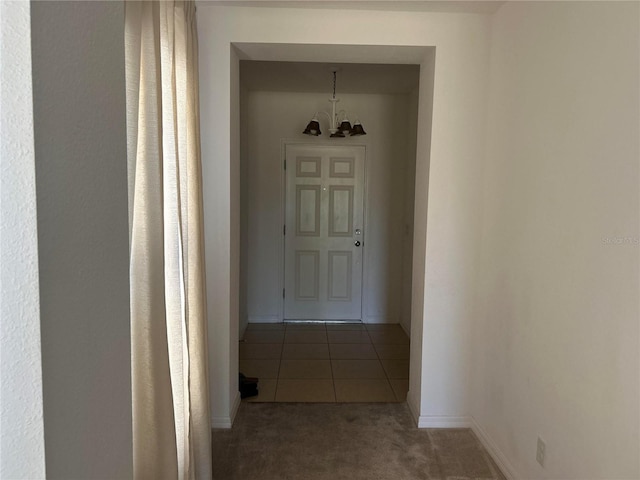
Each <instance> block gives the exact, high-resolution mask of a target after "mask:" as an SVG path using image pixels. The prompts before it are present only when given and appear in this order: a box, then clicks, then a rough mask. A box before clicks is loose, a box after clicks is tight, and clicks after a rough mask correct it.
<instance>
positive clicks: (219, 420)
mask: <svg viewBox="0 0 640 480" xmlns="http://www.w3.org/2000/svg"><path fill="white" fill-rule="evenodd" d="M238 408H240V392H236V396H235V397H234V399H233V405H231V412H230V414H229V416H221V417H211V428H225V429H229V428H231V427H232V426H233V422H234V420H235V419H236V415H237V413H238Z"/></svg>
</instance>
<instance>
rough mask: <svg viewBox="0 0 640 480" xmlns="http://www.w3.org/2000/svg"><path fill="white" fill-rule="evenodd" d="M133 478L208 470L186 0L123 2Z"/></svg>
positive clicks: (192, 31) (194, 67) (191, 45)
mask: <svg viewBox="0 0 640 480" xmlns="http://www.w3.org/2000/svg"><path fill="white" fill-rule="evenodd" d="M125 35H126V38H125V44H126V62H127V63H126V76H127V134H128V163H129V205H130V212H129V213H130V217H129V218H130V232H131V238H130V244H131V248H130V250H131V254H130V255H131V259H130V276H131V339H132V388H133V450H134V451H133V458H134V473H135V478H136V479H154V480H159V479H165V478H166V479H181V480H182V479H200V478H211V428H210V420H209V388H208V371H207V368H208V367H207V343H206V341H207V331H206V328H207V327H206V304H205V278H204V238H203V231H204V227H203V216H202V177H201V164H200V129H199V124H200V119H199V109H198V50H197V48H198V47H197V45H198V42H197V30H196V15H195V4H194V2H193V1H159V2H158V1H145V2H140V1H127V2H126V15H125Z"/></svg>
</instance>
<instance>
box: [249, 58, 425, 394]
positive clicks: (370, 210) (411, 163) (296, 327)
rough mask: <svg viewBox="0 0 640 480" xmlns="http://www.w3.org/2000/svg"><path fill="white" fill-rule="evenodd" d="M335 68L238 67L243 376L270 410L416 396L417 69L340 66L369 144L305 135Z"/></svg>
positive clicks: (342, 90) (344, 95)
mask: <svg viewBox="0 0 640 480" xmlns="http://www.w3.org/2000/svg"><path fill="white" fill-rule="evenodd" d="M335 68H336V64H335V63H331V64H329V63H319V62H280V61H250V60H241V61H240V68H239V106H240V109H239V110H240V142H239V143H240V144H239V147H240V152H239V153H240V155H239V157H240V276H239V277H240V294H239V295H240V302H239V326H238V336H239V339H240V340H241V343H240V348H239V357H240V358H239V367H240V368H239V370H240V371H241V372H242V373H244V374H245V375H248V376H255V377H259V378H260V388H261V393H260V397H262V398H261V399H260V400H261V401H278V400H280V401H404V400H405V397H406V394H407V390H408V389H409V370H410V368H409V367H410V358H411V354H410V346H409V345H410V336H411V331H412V327H411V315H412V314H411V312H412V271H413V268H414V258H413V237H414V225H413V220H414V199H415V184H416V177H415V171H416V149H417V147H416V145H417V134H416V132H417V124H418V90H419V83H420V66H419V65H415V64H402V65H398V64H354V63H349V64H340V65H339V68H340V80H341V82H340V86H339V96H340V97H341V99H342V100H343V102H344V104H348V105H349V107H350V108H352V109H353V110H354V111H357V112H358V114H359V118H360V120H361V121H362V123H363V124H364V125H365V128H366V130H367V136H366V137H355V138H339V139H333V138H331V139H329V137H328V135H325V136H321V137H308V136H306V135H303V134H302V131H303V129H304V126H305V125H306V122H307V121H308V118H310V116H311V115H312V114H313V113H314V112H315V111H319V110H323V109H325V108H326V107H325V104H326V103H327V102H326V101H327V99H328V96H330V92H329V91H328V90H327V88H329V87H330V83H329V82H328V81H327V79H328V78H330V76H331V71H332V69H335ZM328 85H329V87H328ZM285 161H286V169H285ZM338 163H340V165H338ZM343 164H344V165H343ZM332 167H333V168H334V170H333V171H334V172H335V171H340V172H342V171H343V170H344V172H346V174H347V176H348V177H350V179H345V178H344V177H342V178H341V177H339V176H338V177H335V178H332V176H331V171H332ZM336 168H338V170H336ZM350 168H352V170H350ZM296 173H297V174H296ZM351 174H353V177H352V178H351ZM343 175H344V174H343ZM359 175H360V176H361V177H360V179H358V176H359ZM293 233H295V234H296V235H293ZM356 244H357V245H356ZM309 392H315V394H314V396H312V397H309V396H308V395H307V394H308V393H309ZM367 392H368V393H367ZM363 395H364V396H363Z"/></svg>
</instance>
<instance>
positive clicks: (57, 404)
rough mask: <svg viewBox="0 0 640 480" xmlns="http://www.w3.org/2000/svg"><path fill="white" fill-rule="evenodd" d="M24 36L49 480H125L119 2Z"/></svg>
mask: <svg viewBox="0 0 640 480" xmlns="http://www.w3.org/2000/svg"><path fill="white" fill-rule="evenodd" d="M31 27H32V29H31V32H32V38H31V40H32V56H33V105H34V132H35V163H36V187H37V206H38V246H39V251H38V253H39V262H40V265H39V268H40V307H41V310H40V311H41V314H40V318H41V332H42V365H43V398H44V426H45V449H46V473H47V478H50V479H54V478H64V479H68V478H130V477H131V475H132V444H131V375H130V371H131V361H130V329H129V273H128V272H129V269H128V256H129V243H128V237H129V235H128V221H127V160H126V158H127V157H126V132H125V78H124V5H123V4H122V3H119V2H33V3H32V4H31Z"/></svg>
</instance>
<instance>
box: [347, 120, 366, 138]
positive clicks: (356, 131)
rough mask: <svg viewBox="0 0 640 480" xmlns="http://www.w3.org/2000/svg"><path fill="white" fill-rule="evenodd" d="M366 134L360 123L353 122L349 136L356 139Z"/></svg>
mask: <svg viewBox="0 0 640 480" xmlns="http://www.w3.org/2000/svg"><path fill="white" fill-rule="evenodd" d="M366 134H367V132H365V131H364V128H362V124H361V123H360V122H355V123H354V124H353V128H352V129H351V136H352V137H357V136H358V135H366Z"/></svg>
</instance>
